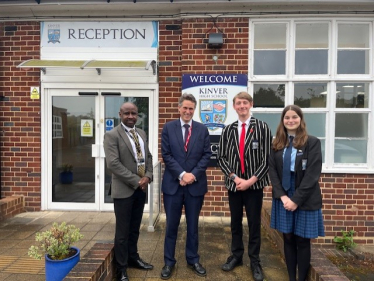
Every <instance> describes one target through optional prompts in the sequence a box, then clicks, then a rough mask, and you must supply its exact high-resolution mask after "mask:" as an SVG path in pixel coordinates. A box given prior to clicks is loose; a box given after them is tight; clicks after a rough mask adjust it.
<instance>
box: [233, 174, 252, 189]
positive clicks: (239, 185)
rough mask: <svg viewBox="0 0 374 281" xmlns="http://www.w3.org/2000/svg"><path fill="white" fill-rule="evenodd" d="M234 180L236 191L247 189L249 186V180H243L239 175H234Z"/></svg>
mask: <svg viewBox="0 0 374 281" xmlns="http://www.w3.org/2000/svg"><path fill="white" fill-rule="evenodd" d="M234 182H235V183H236V190H238V191H244V190H247V189H248V188H249V187H250V186H251V184H250V181H249V180H245V179H242V178H239V177H236V178H235V180H234Z"/></svg>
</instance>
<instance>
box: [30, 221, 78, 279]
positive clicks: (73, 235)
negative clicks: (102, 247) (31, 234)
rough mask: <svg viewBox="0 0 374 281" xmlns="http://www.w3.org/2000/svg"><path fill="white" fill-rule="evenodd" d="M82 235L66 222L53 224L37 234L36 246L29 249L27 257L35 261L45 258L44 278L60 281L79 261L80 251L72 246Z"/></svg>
mask: <svg viewBox="0 0 374 281" xmlns="http://www.w3.org/2000/svg"><path fill="white" fill-rule="evenodd" d="M82 237H83V235H82V234H81V233H80V229H79V228H76V227H75V226H74V225H67V224H66V222H63V223H61V224H60V225H59V224H58V223H56V222H55V223H53V225H52V227H51V228H50V229H49V230H47V231H44V232H37V233H36V235H35V241H36V242H38V245H36V246H35V245H33V246H31V247H30V248H29V252H28V254H29V256H30V257H33V258H35V259H41V258H42V255H43V254H44V257H45V277H46V280H47V281H61V280H63V279H64V277H65V276H66V275H67V274H68V273H69V272H70V270H71V269H72V268H73V267H74V266H75V265H76V264H77V263H78V261H79V260H80V250H79V249H78V248H76V247H73V246H72V243H74V242H77V241H79V240H80V239H81V238H82Z"/></svg>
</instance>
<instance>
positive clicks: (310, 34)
mask: <svg viewBox="0 0 374 281" xmlns="http://www.w3.org/2000/svg"><path fill="white" fill-rule="evenodd" d="M328 28H329V26H328V24H327V23H303V24H297V25H296V48H328V45H329V29H328Z"/></svg>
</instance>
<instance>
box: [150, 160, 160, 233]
mask: <svg viewBox="0 0 374 281" xmlns="http://www.w3.org/2000/svg"><path fill="white" fill-rule="evenodd" d="M161 172H162V167H161V161H158V162H157V163H156V164H155V165H154V166H153V181H152V183H151V187H150V190H149V217H148V232H154V231H155V225H156V224H157V222H158V220H159V218H160V213H161Z"/></svg>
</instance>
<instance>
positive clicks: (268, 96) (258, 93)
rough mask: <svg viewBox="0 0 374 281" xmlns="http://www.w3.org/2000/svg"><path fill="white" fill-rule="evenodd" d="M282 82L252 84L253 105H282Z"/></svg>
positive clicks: (283, 90)
mask: <svg viewBox="0 0 374 281" xmlns="http://www.w3.org/2000/svg"><path fill="white" fill-rule="evenodd" d="M284 96H285V85H284V84H280V85H278V84H254V85H253V106H254V107H280V108H282V107H284Z"/></svg>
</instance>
